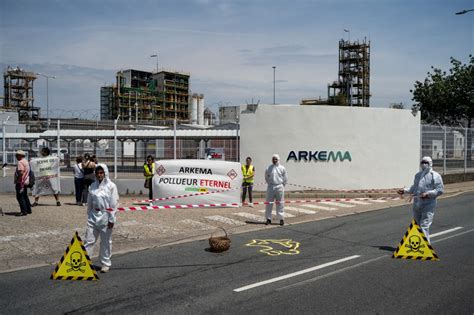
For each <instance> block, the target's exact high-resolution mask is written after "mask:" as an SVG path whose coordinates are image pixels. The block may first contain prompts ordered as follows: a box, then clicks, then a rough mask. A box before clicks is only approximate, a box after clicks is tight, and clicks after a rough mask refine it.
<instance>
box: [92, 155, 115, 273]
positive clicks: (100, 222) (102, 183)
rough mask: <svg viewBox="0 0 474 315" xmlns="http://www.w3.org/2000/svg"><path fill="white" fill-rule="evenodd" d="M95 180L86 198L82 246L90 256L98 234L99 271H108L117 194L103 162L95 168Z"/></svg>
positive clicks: (110, 262)
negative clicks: (85, 225)
mask: <svg viewBox="0 0 474 315" xmlns="http://www.w3.org/2000/svg"><path fill="white" fill-rule="evenodd" d="M95 176H96V181H95V182H93V183H92V185H91V186H90V191H89V194H88V198H87V229H86V236H85V239H84V247H85V248H86V250H87V252H88V254H89V256H92V254H93V249H94V244H95V243H96V242H97V239H98V238H99V236H100V252H99V259H100V262H101V264H102V269H101V270H100V271H101V272H108V271H109V269H110V266H111V265H112V261H111V258H112V230H113V228H114V224H115V221H116V213H117V207H118V205H119V194H118V191H117V186H116V185H115V184H114V183H113V182H112V181H111V180H110V178H109V170H108V168H107V166H106V165H105V164H99V165H98V166H97V167H96V168H95Z"/></svg>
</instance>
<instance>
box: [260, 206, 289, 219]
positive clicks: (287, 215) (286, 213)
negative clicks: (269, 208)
mask: <svg viewBox="0 0 474 315" xmlns="http://www.w3.org/2000/svg"><path fill="white" fill-rule="evenodd" d="M287 209H288V207H285V215H284V217H285V218H294V217H295V215H294V214H291V213H288V212H286V210H287ZM258 212H261V213H265V210H258Z"/></svg>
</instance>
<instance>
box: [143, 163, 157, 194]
mask: <svg viewBox="0 0 474 315" xmlns="http://www.w3.org/2000/svg"><path fill="white" fill-rule="evenodd" d="M154 174H155V162H154V159H153V156H151V155H149V156H147V157H146V162H145V163H144V164H143V176H145V188H148V199H153V175H154Z"/></svg>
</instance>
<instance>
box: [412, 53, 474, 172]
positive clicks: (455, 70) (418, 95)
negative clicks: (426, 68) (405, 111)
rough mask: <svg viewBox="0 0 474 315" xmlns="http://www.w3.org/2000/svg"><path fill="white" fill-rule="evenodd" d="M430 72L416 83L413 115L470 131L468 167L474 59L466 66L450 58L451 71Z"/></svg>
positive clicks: (469, 138) (469, 140)
mask: <svg viewBox="0 0 474 315" xmlns="http://www.w3.org/2000/svg"><path fill="white" fill-rule="evenodd" d="M431 69H432V72H428V74H427V75H428V76H427V77H426V78H425V80H424V81H423V82H420V81H416V82H415V88H414V89H413V90H410V92H411V93H413V98H412V100H413V101H415V103H414V104H413V106H412V111H413V113H414V114H416V113H417V112H418V111H421V118H422V119H423V120H424V121H426V122H435V121H439V122H440V123H441V124H446V125H454V126H456V125H458V124H463V125H464V126H466V127H467V128H469V132H468V136H467V148H468V150H467V153H468V154H467V159H468V163H469V164H470V163H471V146H472V130H471V128H472V120H473V119H474V56H472V55H469V62H468V63H467V64H463V63H462V62H461V61H459V60H456V59H454V58H453V57H451V69H449V71H448V72H446V71H442V70H441V69H437V68H434V67H431Z"/></svg>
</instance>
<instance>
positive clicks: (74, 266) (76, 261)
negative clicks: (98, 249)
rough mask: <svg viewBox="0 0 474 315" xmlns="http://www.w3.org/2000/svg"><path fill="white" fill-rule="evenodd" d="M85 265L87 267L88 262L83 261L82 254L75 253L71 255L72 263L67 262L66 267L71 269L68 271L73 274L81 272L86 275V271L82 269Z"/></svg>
mask: <svg viewBox="0 0 474 315" xmlns="http://www.w3.org/2000/svg"><path fill="white" fill-rule="evenodd" d="M85 265H86V262H85V261H82V254H81V253H80V252H74V253H72V254H71V263H68V262H66V266H69V267H71V268H69V269H68V270H66V271H67V272H71V271H73V270H74V271H80V272H82V273H84V272H85V271H86V270H85V269H81V267H82V266H85Z"/></svg>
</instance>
